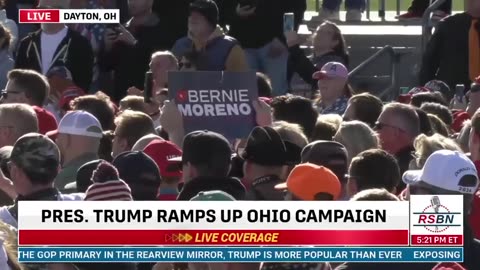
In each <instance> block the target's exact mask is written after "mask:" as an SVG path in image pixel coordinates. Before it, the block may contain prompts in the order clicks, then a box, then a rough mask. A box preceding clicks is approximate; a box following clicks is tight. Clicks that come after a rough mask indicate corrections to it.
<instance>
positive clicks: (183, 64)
mask: <svg viewBox="0 0 480 270" xmlns="http://www.w3.org/2000/svg"><path fill="white" fill-rule="evenodd" d="M192 66H193V65H192V63H189V62H180V63H179V64H178V67H179V68H180V69H182V68H192Z"/></svg>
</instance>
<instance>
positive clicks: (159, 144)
mask: <svg viewBox="0 0 480 270" xmlns="http://www.w3.org/2000/svg"><path fill="white" fill-rule="evenodd" d="M143 152H144V153H145V154H147V155H148V156H150V157H151V158H152V159H153V160H154V161H155V163H157V166H158V168H159V169H160V175H161V176H162V177H181V176H182V171H181V169H180V166H178V163H179V162H178V161H171V160H172V159H175V158H177V157H181V156H182V150H180V148H178V147H177V146H176V145H175V144H173V143H171V142H169V141H164V140H158V139H156V140H153V141H151V142H150V143H149V144H148V145H147V147H145V149H144V150H143Z"/></svg>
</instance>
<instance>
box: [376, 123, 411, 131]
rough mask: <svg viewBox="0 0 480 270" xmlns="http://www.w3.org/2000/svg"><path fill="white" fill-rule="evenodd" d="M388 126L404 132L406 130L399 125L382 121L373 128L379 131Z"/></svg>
mask: <svg viewBox="0 0 480 270" xmlns="http://www.w3.org/2000/svg"><path fill="white" fill-rule="evenodd" d="M386 127H389V128H393V129H398V130H400V131H402V132H404V130H403V129H401V128H399V127H396V126H393V125H389V124H385V123H380V122H377V123H375V126H374V127H373V129H374V130H377V131H378V130H382V129H384V128H386Z"/></svg>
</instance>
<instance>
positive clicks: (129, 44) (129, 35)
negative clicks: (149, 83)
mask: <svg viewBox="0 0 480 270" xmlns="http://www.w3.org/2000/svg"><path fill="white" fill-rule="evenodd" d="M128 5H129V11H130V15H131V16H132V18H131V19H130V20H129V21H128V22H127V23H126V24H125V25H115V26H112V27H109V28H107V29H106V30H105V48H104V49H103V50H102V51H101V52H100V56H99V64H100V67H101V69H102V70H104V71H113V72H114V79H113V93H112V94H111V96H112V98H113V99H114V100H115V101H117V102H118V101H120V100H121V99H122V98H123V97H125V95H126V93H127V89H128V88H130V87H132V86H135V87H136V88H139V89H143V82H144V77H145V72H146V71H147V70H148V64H149V62H150V56H151V55H152V53H153V52H155V51H158V50H168V49H170V48H171V47H172V46H173V44H174V42H175V41H176V38H177V37H176V36H175V35H173V34H172V31H171V30H169V28H170V26H171V25H170V23H168V24H167V23H165V22H163V20H162V22H160V21H161V20H160V19H159V17H158V16H157V15H156V14H154V13H153V12H152V5H153V0H134V1H128Z"/></svg>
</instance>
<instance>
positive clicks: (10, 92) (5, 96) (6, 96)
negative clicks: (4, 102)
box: [0, 89, 21, 99]
mask: <svg viewBox="0 0 480 270" xmlns="http://www.w3.org/2000/svg"><path fill="white" fill-rule="evenodd" d="M20 93H21V92H20V91H13V90H12V91H7V90H6V89H3V90H2V91H1V92H0V97H1V98H2V99H7V98H8V95H10V94H14V95H16V94H20Z"/></svg>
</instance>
